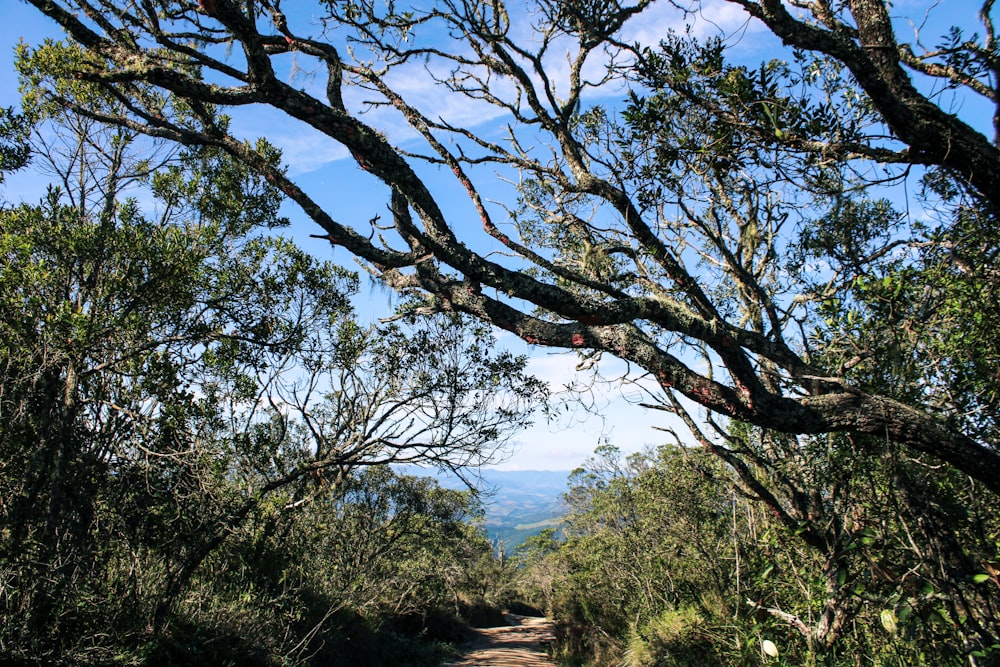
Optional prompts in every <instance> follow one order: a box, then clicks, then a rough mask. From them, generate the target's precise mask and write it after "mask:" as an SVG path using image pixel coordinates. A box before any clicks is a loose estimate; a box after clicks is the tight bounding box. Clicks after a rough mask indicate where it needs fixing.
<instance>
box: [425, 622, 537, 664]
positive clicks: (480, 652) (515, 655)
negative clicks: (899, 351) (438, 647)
mask: <svg viewBox="0 0 1000 667" xmlns="http://www.w3.org/2000/svg"><path fill="white" fill-rule="evenodd" d="M505 617H506V619H507V622H508V623H510V625H509V626H506V627H500V628H482V629H478V630H476V631H475V632H476V637H475V639H474V640H472V641H471V642H469V643H468V644H466V645H465V646H464V647H463V651H462V655H461V657H460V658H459V659H457V660H455V661H452V662H447V663H445V664H444V665H442V666H441V667H486V666H487V665H489V666H490V667H551V666H552V664H553V663H552V661H551V660H549V658H548V654H547V652H546V650H547V648H548V646H549V644H550V643H552V639H553V635H552V622H551V621H549V620H548V619H546V618H535V617H532V616H517V615H515V614H506V615H505Z"/></svg>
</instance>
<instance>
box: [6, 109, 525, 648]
mask: <svg viewBox="0 0 1000 667" xmlns="http://www.w3.org/2000/svg"><path fill="white" fill-rule="evenodd" d="M78 92H79V91H78ZM100 104H101V103H100V101H98V100H96V99H90V100H89V105H90V107H91V108H92V109H94V108H100ZM110 104H112V105H113V104H114V102H113V101H112V102H111V103H110ZM103 108H105V109H107V108H109V107H108V106H105V107H103ZM43 111H44V112H45V113H47V114H50V116H49V120H50V121H52V123H53V125H52V127H48V128H46V130H45V131H42V132H40V133H38V134H37V135H36V137H35V142H34V158H35V164H36V165H37V166H38V167H39V168H41V167H42V166H43V165H46V166H48V168H49V169H51V172H52V173H53V174H55V175H56V176H57V177H58V178H59V181H60V185H53V186H52V187H50V189H49V191H48V193H47V195H46V197H45V198H44V199H43V200H42V201H41V202H40V203H39V204H37V205H29V204H21V205H18V206H11V207H6V208H4V210H2V211H0V254H2V256H3V258H4V262H3V269H2V271H0V308H2V310H3V312H4V314H5V316H4V319H3V322H0V339H2V342H0V454H2V460H3V465H2V467H0V491H2V495H3V499H4V500H3V503H2V505H0V572H2V576H3V585H4V588H5V590H6V591H9V594H7V595H5V597H4V601H3V604H2V606H0V616H2V618H3V623H2V625H3V630H2V637H3V639H2V644H3V647H4V649H3V650H4V651H5V652H6V654H7V655H8V656H9V657H11V658H12V659H13V658H17V659H25V660H26V659H31V660H38V661H46V662H47V661H52V660H65V661H70V662H74V661H84V662H86V661H90V662H98V663H99V662H105V661H108V660H112V656H113V655H115V654H117V652H118V651H120V650H125V651H129V650H136V644H137V643H141V642H143V641H147V642H152V643H155V642H156V641H159V640H161V639H163V638H164V637H167V636H169V635H170V632H172V631H173V630H174V629H175V626H176V625H182V623H179V622H178V615H177V612H176V608H177V605H178V604H179V603H180V602H181V601H182V600H183V598H184V594H185V593H186V592H189V591H190V590H191V588H192V586H193V583H192V582H196V581H197V577H198V575H199V573H200V572H201V571H202V570H203V569H204V567H205V565H206V563H209V562H212V560H213V558H215V557H216V556H217V554H218V553H219V552H220V550H225V549H226V548H227V547H228V544H227V543H228V542H229V541H231V540H233V539H234V536H240V535H242V534H243V533H244V532H245V531H246V530H248V526H254V527H257V528H258V529H259V530H261V531H262V532H265V533H267V532H268V531H269V530H270V529H271V528H269V526H271V527H272V528H273V526H274V525H278V524H282V525H286V524H287V521H286V519H287V517H288V515H292V516H294V515H295V513H296V512H297V511H298V510H299V509H300V508H302V507H305V506H307V505H309V504H310V503H311V502H313V501H314V500H315V499H316V497H317V496H321V495H324V494H328V493H329V492H330V490H331V489H335V488H337V487H338V486H339V485H341V484H343V483H345V480H347V479H349V478H350V477H351V475H352V474H355V473H356V471H357V470H358V469H359V468H364V467H371V466H384V465H386V464H388V463H392V462H396V461H408V462H416V463H421V462H423V463H427V464H433V465H438V466H441V467H448V466H450V467H455V468H459V467H462V466H466V465H474V464H481V463H483V462H484V461H489V460H492V459H493V458H494V457H496V456H501V455H502V453H503V446H504V443H505V442H506V438H507V437H509V435H510V432H511V431H510V429H512V428H515V427H517V426H518V425H523V424H525V423H526V421H527V420H528V419H529V416H530V414H531V412H532V411H533V410H534V409H535V407H536V406H537V405H538V404H539V402H540V401H542V400H544V396H545V391H544V387H543V386H542V385H541V383H540V382H538V381H537V380H535V379H533V378H531V377H530V376H528V375H526V374H525V372H524V366H525V363H526V362H525V360H524V359H523V358H521V357H516V356H514V355H511V354H509V353H504V352H498V351H495V350H493V349H492V346H491V344H490V343H491V338H490V334H489V332H488V331H487V330H486V329H485V328H484V327H483V326H469V325H468V323H467V322H464V321H463V320H462V319H461V318H458V317H448V316H441V317H438V318H431V319H429V320H427V321H425V322H423V323H422V324H419V323H415V322H413V321H409V322H400V323H393V324H387V325H384V326H381V327H377V328H369V327H364V326H361V325H360V324H358V323H357V321H356V320H355V318H354V315H353V311H352V310H351V307H350V301H349V299H350V297H351V296H352V295H353V292H354V290H355V289H356V283H357V281H356V277H355V276H353V275H351V274H349V273H348V272H346V271H344V270H343V269H341V268H339V267H336V266H335V265H333V264H331V263H329V262H321V261H318V260H315V259H313V258H311V257H309V256H308V255H306V254H305V253H304V252H303V251H302V250H300V249H299V248H297V247H296V246H295V245H294V244H292V243H291V242H290V241H288V240H287V239H284V238H282V237H280V236H278V235H276V234H272V233H268V232H270V231H271V229H272V228H275V227H279V226H280V225H281V224H282V223H283V219H282V218H281V217H280V216H279V215H278V207H279V205H280V202H281V197H280V194H279V193H278V192H277V191H276V190H275V189H274V188H273V187H272V186H270V185H268V184H267V183H266V181H264V180H263V179H262V178H260V176H259V175H257V174H255V173H254V172H252V171H250V170H248V169H246V168H245V166H243V165H241V164H240V163H239V162H237V161H233V160H231V159H230V158H229V157H228V156H227V155H226V154H225V153H224V152H219V151H217V150H215V149H212V148H206V147H193V148H191V149H178V148H176V147H172V146H169V145H167V146H164V145H162V143H160V144H159V145H157V144H156V143H154V144H153V145H148V144H145V143H144V142H143V141H142V136H141V135H137V134H136V133H134V132H131V131H129V130H127V129H125V128H120V127H106V126H102V125H98V124H95V123H94V121H92V120H90V119H87V118H85V117H81V116H79V115H76V114H73V113H71V112H66V111H63V110H62V109H60V108H58V107H48V108H47V109H40V108H33V109H31V112H32V113H41V112H43ZM43 118H45V117H44V116H41V117H38V116H36V117H35V120H36V121H39V122H40V121H41V120H42V119H43ZM157 149H159V150H157ZM258 149H259V150H261V151H262V152H267V151H272V156H273V158H274V159H277V157H278V156H277V154H276V153H274V152H273V149H268V148H267V147H266V146H264V145H263V144H261V145H260V146H259V147H258ZM130 195H133V196H130ZM140 195H141V196H143V197H144V198H145V199H146V200H147V201H148V202H149V203H148V205H147V206H146V207H141V206H140V204H139V203H138V202H139V200H138V197H139V196H140ZM411 495H412V496H414V497H419V498H417V499H416V500H412V501H411V500H407V502H413V503H416V504H418V505H419V503H420V502H431V503H432V501H433V498H432V496H433V493H432V491H431V490H430V489H428V488H424V487H421V488H420V489H418V490H417V491H414V492H413V494H411ZM428 499H430V500H428ZM404 500H405V498H404ZM453 501H454V502H457V501H455V500H454V499H451V498H446V499H445V500H444V501H442V503H440V504H441V505H448V503H453ZM400 502H402V501H400ZM432 504H433V503H432ZM456 511H457V510H456ZM443 512H444V510H441V512H439V513H438V514H441V517H439V518H441V522H442V523H455V519H454V518H450V517H444V515H443V514H442V513H443ZM222 562H225V559H222ZM243 565H246V564H245V563H244V564H243ZM237 571H242V566H241V567H240V568H237Z"/></svg>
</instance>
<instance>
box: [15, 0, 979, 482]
mask: <svg viewBox="0 0 1000 667" xmlns="http://www.w3.org/2000/svg"><path fill="white" fill-rule="evenodd" d="M2 2H3V5H4V20H3V22H2V23H0V48H2V49H3V56H2V57H3V58H4V59H5V60H4V61H3V62H2V64H0V72H3V76H2V78H0V105H2V106H9V105H16V104H17V100H18V95H17V90H16V80H15V75H14V73H13V68H12V64H11V62H12V52H13V48H14V46H15V44H16V43H17V41H18V40H19V39H20V38H22V37H23V38H24V39H25V40H26V41H28V42H29V43H35V42H37V41H39V40H40V39H41V38H43V37H45V36H55V35H57V33H56V32H55V31H54V30H53V28H52V27H51V25H50V24H49V22H48V21H47V20H46V19H44V18H43V17H42V16H41V15H40V14H39V13H38V12H37V11H36V10H35V9H34V8H33V7H30V6H28V5H27V4H25V3H23V2H21V1H20V0H2ZM944 5H947V8H948V12H947V13H945V12H943V11H942V8H943V6H944ZM295 6H299V7H301V6H304V5H299V4H298V3H295ZM512 6H513V3H512ZM974 6H975V5H973V4H972V3H970V2H968V1H962V2H956V1H954V0H952V1H949V2H946V3H935V2H917V1H916V0H899V1H897V2H895V3H894V12H895V13H897V14H900V15H902V14H907V15H910V16H915V17H922V16H923V13H924V11H925V10H926V9H928V8H933V7H936V11H935V12H932V13H931V16H932V17H934V18H937V17H942V18H943V19H945V20H950V18H952V17H953V16H955V15H956V13H957V14H961V13H963V10H964V12H968V11H969V8H970V7H974ZM707 7H708V9H706V10H705V11H704V12H703V13H702V15H701V16H700V17H699V19H698V23H697V24H696V32H700V33H702V34H705V33H708V32H711V31H713V30H715V29H717V28H722V29H723V30H724V31H726V32H727V33H728V34H733V35H735V37H734V38H733V39H732V41H731V43H732V47H733V53H734V54H736V56H737V57H742V58H745V59H746V60H747V61H748V62H752V63H755V62H759V61H760V60H762V59H766V58H770V57H774V56H777V55H780V54H779V53H778V52H777V50H778V49H779V48H780V47H779V45H778V44H777V42H776V40H774V38H773V37H772V36H771V35H770V34H769V33H766V32H765V31H763V30H762V29H761V28H760V27H759V26H756V25H754V24H753V23H750V22H748V21H747V19H746V17H745V16H744V15H743V14H742V13H741V11H740V10H739V9H738V8H737V7H736V6H735V5H733V4H731V3H724V2H714V3H708V4H707ZM955 10H958V11H957V12H956V11H955ZM969 15H971V13H969ZM920 20H921V19H920V18H918V19H917V20H916V22H915V23H914V25H916V23H918V22H919V21H920ZM679 25H680V23H679V18H678V15H677V14H676V12H674V11H673V10H672V9H671V8H670V4H669V3H666V2H660V3H659V4H656V5H654V7H653V9H652V10H651V11H650V12H649V13H648V14H647V15H645V16H643V17H642V19H641V21H639V22H637V23H636V26H635V27H633V28H632V29H631V30H632V32H631V34H630V35H629V37H630V39H634V40H637V41H644V42H653V41H655V40H656V39H658V38H659V37H660V36H662V35H663V34H665V32H666V29H667V28H668V27H669V26H674V27H679ZM901 26H902V27H903V29H905V26H906V24H905V23H904V24H901ZM928 30H930V31H931V32H934V33H935V40H936V35H937V34H940V30H937V29H936V26H935V28H933V29H931V28H929V29H928ZM911 35H912V32H911V33H910V34H902V33H901V34H900V37H901V38H902V39H906V38H910V37H911ZM932 44H933V41H932ZM551 66H552V67H553V71H556V72H558V71H559V69H558V68H559V67H561V64H560V61H559V60H558V59H553V61H552V63H551ZM395 83H396V84H397V87H399V88H402V89H405V91H404V92H406V93H407V94H408V95H410V97H411V98H412V99H414V100H416V101H417V103H418V104H419V105H421V108H422V109H423V110H424V111H425V113H429V114H431V115H440V116H442V117H445V118H448V119H449V120H453V121H455V122H456V123H469V122H472V123H478V124H479V126H480V127H488V124H489V122H490V121H491V120H492V118H491V117H490V115H489V112H488V111H487V110H485V109H484V108H483V107H476V106H475V105H472V104H468V103H465V102H462V103H457V102H456V101H455V100H456V98H454V96H447V95H446V96H442V95H441V94H440V90H439V89H437V88H434V87H433V86H430V85H428V84H427V82H426V80H424V79H421V78H420V77H413V78H410V79H400V80H398V81H396V82H395ZM301 85H303V86H304V87H310V86H320V85H322V77H319V78H318V79H310V78H309V77H308V73H306V75H305V76H303V77H302V84H301ZM349 94H352V95H354V94H360V93H353V92H349ZM607 95H608V98H609V99H610V98H613V97H616V96H617V97H619V98H620V96H621V93H620V90H618V91H616V90H610V91H607ZM354 102H355V104H360V100H359V99H355V100H354ZM348 103H349V105H350V103H351V101H350V100H348ZM378 120H379V121H380V122H379V123H377V124H378V125H379V126H380V127H384V128H385V129H386V131H387V132H388V133H389V134H390V136H391V137H392V138H393V139H394V140H395V141H396V142H397V143H403V144H404V145H405V144H406V142H407V140H408V138H407V137H408V135H407V133H408V132H409V130H408V129H406V128H405V127H404V125H403V124H402V123H401V122H399V121H398V119H397V120H393V119H391V118H389V117H388V116H386V117H380V118H379V119H378ZM234 128H235V129H236V130H237V131H240V132H243V133H245V134H246V135H247V136H251V137H252V136H258V135H262V134H263V135H266V136H267V137H268V138H269V139H270V140H271V141H272V142H273V143H275V144H277V145H279V146H281V147H282V149H283V150H284V154H285V157H286V160H287V161H288V162H289V164H290V165H291V171H292V173H293V175H295V176H296V178H297V180H299V181H301V183H302V185H303V186H304V187H305V188H306V190H307V191H309V192H311V193H313V194H314V196H316V198H317V199H318V200H319V201H320V203H322V204H323V205H324V206H325V207H327V209H328V210H329V211H330V212H331V213H332V214H333V215H334V217H335V218H337V219H338V220H342V221H344V222H348V223H350V222H352V221H353V220H357V221H358V222H361V221H365V220H368V219H370V218H371V217H372V216H373V215H375V214H377V213H380V212H383V211H384V205H385V201H386V197H385V194H384V191H383V189H381V188H379V186H378V185H377V184H375V183H373V182H372V181H371V179H370V178H369V177H368V176H367V175H366V174H364V173H363V172H361V170H360V169H358V167H357V166H356V165H355V164H354V162H353V160H351V159H350V158H349V156H348V155H347V153H346V151H345V150H344V149H343V148H342V147H340V146H339V145H335V144H333V143H332V142H324V141H322V140H319V141H318V140H317V138H316V136H315V135H312V136H310V135H308V134H306V133H304V132H302V130H301V128H300V127H297V126H296V125H294V124H292V123H290V122H289V121H288V120H287V119H285V118H283V117H281V116H279V115H278V114H277V113H276V112H273V111H255V112H253V113H249V114H241V115H237V116H236V117H235V119H234ZM497 129H498V130H499V128H497ZM424 173H425V175H426V176H427V178H429V179H430V180H432V181H440V182H439V183H436V184H437V185H440V186H441V187H444V188H447V187H451V188H454V183H453V181H452V180H450V179H449V178H447V177H446V175H445V174H441V175H440V176H438V175H436V174H435V170H433V169H428V170H425V172H424ZM449 184H450V185H449ZM43 187H44V181H43V180H40V179H39V178H38V177H35V176H33V175H31V174H30V173H25V174H23V175H13V176H11V177H9V178H8V180H7V183H6V186H5V195H6V197H7V199H8V200H13V201H17V200H20V199H22V198H23V199H27V200H34V199H36V198H37V196H38V195H39V194H40V192H41V189H42V188H43ZM445 191H446V192H452V193H454V194H453V195H448V194H446V195H443V196H442V203H443V206H444V207H445V209H446V211H447V212H448V214H449V217H451V218H452V219H454V220H458V221H460V222H459V223H458V224H463V223H462V222H461V221H462V220H463V219H464V217H465V216H467V215H468V216H469V219H470V220H472V219H474V217H475V216H472V215H471V211H470V210H469V208H468V207H469V203H468V200H467V199H466V198H465V197H464V196H463V195H462V194H461V193H460V192H457V191H455V190H454V189H452V190H450V191H448V190H445ZM510 192H511V189H510V188H509V187H507V186H504V185H503V184H502V183H500V182H499V181H498V182H497V183H495V184H494V185H493V186H488V187H487V189H486V191H485V192H484V194H485V195H486V196H488V197H489V196H492V197H495V198H497V199H501V200H503V199H504V198H505V197H509V196H510ZM287 214H288V215H289V217H290V218H292V220H293V226H292V228H291V230H290V233H291V235H292V236H293V237H294V238H295V239H296V240H297V241H298V242H299V243H300V244H302V245H303V246H305V247H307V248H309V249H310V250H311V251H312V252H314V253H315V254H316V255H318V256H320V257H324V258H329V257H331V253H332V258H333V259H334V260H335V261H338V262H341V263H344V264H348V265H350V264H351V263H352V258H350V257H349V256H348V255H347V253H346V251H344V250H342V249H340V250H336V251H332V250H331V249H330V247H329V246H328V245H326V244H325V243H323V242H319V241H316V240H313V239H309V238H308V235H309V234H310V233H315V232H316V231H317V230H316V228H315V226H314V225H313V224H312V223H311V222H310V221H308V220H305V219H304V216H302V215H301V214H300V213H298V211H297V210H296V209H294V208H291V207H289V208H288V210H287ZM494 214H495V215H496V216H497V219H498V220H499V219H500V217H501V212H500V210H499V209H498V208H497V207H494ZM470 224H471V223H470ZM363 289H364V290H365V291H364V293H363V295H362V299H360V300H359V308H360V310H361V311H362V313H363V316H364V317H367V318H369V319H372V320H374V319H376V318H377V317H379V316H383V315H385V314H387V313H388V312H389V311H390V309H391V306H390V305H389V302H388V301H389V296H388V295H387V294H385V292H384V291H382V290H380V289H368V288H363ZM499 339H500V341H501V344H503V345H507V346H509V347H510V349H512V350H514V351H518V352H526V353H528V354H530V355H531V359H532V361H531V370H532V371H533V372H535V373H536V374H537V375H539V376H540V377H542V378H544V379H546V380H548V381H549V382H550V384H551V385H552V386H553V388H554V389H559V388H560V387H562V386H564V385H566V384H569V383H573V382H574V381H581V380H582V381H586V378H583V377H578V375H577V374H576V373H575V372H574V367H575V365H576V363H577V359H576V357H575V356H573V355H572V354H566V353H556V352H552V351H549V350H546V349H532V348H529V347H528V346H526V345H525V344H524V343H523V342H522V341H520V340H519V339H516V338H515V337H514V336H512V335H510V334H503V333H501V334H499ZM602 372H603V374H604V375H605V376H608V377H614V376H618V375H627V374H628V369H627V368H626V367H625V366H624V364H621V363H620V362H617V361H614V360H611V359H610V357H605V360H604V361H603V362H602ZM625 395H626V397H625V398H623V397H622V392H621V391H618V390H614V389H611V390H605V389H603V388H602V389H600V390H599V391H596V392H595V394H594V395H593V399H594V401H595V405H596V406H598V407H600V412H601V413H602V418H597V417H587V416H586V414H585V413H583V412H581V411H575V412H574V411H570V412H568V413H566V415H565V416H564V418H563V419H561V420H558V421H556V422H554V423H552V424H545V423H539V424H538V425H537V426H536V427H534V428H533V429H531V430H530V431H527V432H524V433H521V434H520V435H518V436H516V437H515V441H516V442H517V443H518V444H517V446H516V449H517V452H516V453H515V455H514V456H513V457H512V458H511V459H510V460H509V461H507V463H505V464H504V465H502V466H501V467H503V468H506V469H541V470H568V469H572V468H574V467H576V466H578V465H579V464H580V463H582V462H583V460H584V459H585V458H586V457H587V456H588V455H589V454H590V452H592V451H593V449H594V447H595V446H597V445H598V444H599V443H600V441H601V439H602V438H604V437H607V438H609V439H610V441H611V442H612V443H614V444H616V445H618V446H620V447H621V448H622V449H623V450H625V451H634V450H636V449H639V448H641V447H643V446H645V445H651V444H656V443H659V442H662V439H663V436H662V435H661V434H659V433H657V432H656V431H655V430H653V427H654V426H669V425H670V424H669V423H668V422H665V421H664V418H663V417H664V416H663V415H662V413H656V412H653V411H648V410H645V409H643V408H640V407H637V406H635V405H632V404H631V403H634V402H635V401H636V400H637V399H639V398H640V392H638V391H636V390H631V391H630V390H628V389H626V391H625ZM540 421H541V420H540ZM678 432H679V433H680V434H681V435H682V436H683V431H680V430H679V431H678Z"/></svg>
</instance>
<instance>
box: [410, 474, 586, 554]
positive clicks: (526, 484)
mask: <svg viewBox="0 0 1000 667" xmlns="http://www.w3.org/2000/svg"><path fill="white" fill-rule="evenodd" d="M399 471H400V472H403V473H405V474H408V475H420V476H429V477H434V478H435V479H437V480H438V482H439V483H440V484H441V485H442V486H445V487H448V488H454V489H464V488H467V487H466V486H465V485H464V484H463V483H462V482H461V481H460V480H459V479H458V478H456V477H454V476H453V475H449V474H445V473H441V472H439V471H436V470H428V469H426V468H416V467H413V466H409V467H405V468H400V469H399ZM569 475H570V472H569V471H568V470H565V471H564V470H559V471H552V470H481V471H478V472H477V473H475V475H474V476H473V479H471V480H470V481H472V482H473V483H474V484H475V486H476V487H477V488H478V489H479V491H480V493H481V494H482V500H483V506H484V508H485V510H486V535H487V537H489V538H490V539H491V540H499V541H500V542H502V543H503V545H504V549H505V550H506V551H507V553H511V552H512V551H513V549H514V547H516V546H517V545H518V544H520V543H521V542H523V541H524V540H525V539H527V538H528V537H531V536H532V535H537V534H538V533H540V532H541V531H542V530H543V529H545V528H550V527H557V526H558V525H559V523H560V517H561V516H562V514H563V512H564V509H565V508H564V506H563V503H562V500H561V498H560V497H561V496H562V494H563V493H565V492H566V481H567V479H568V478H569Z"/></svg>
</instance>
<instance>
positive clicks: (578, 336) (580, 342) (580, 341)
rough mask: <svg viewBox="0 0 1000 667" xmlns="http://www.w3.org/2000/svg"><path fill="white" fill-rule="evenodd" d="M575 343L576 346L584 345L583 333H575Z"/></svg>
mask: <svg viewBox="0 0 1000 667" xmlns="http://www.w3.org/2000/svg"><path fill="white" fill-rule="evenodd" d="M573 345H575V346H576V347H583V334H579V333H575V334H573Z"/></svg>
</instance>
